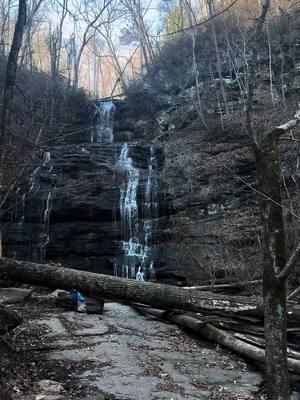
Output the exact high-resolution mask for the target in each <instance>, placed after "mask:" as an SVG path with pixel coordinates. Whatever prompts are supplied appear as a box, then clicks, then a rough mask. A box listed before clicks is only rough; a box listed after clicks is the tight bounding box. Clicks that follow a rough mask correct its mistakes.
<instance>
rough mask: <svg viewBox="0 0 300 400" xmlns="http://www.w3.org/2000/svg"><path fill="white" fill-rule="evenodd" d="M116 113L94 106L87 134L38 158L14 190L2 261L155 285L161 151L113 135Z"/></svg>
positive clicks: (105, 105)
mask: <svg viewBox="0 0 300 400" xmlns="http://www.w3.org/2000/svg"><path fill="white" fill-rule="evenodd" d="M117 112H118V110H117V106H116V104H114V103H113V102H112V101H105V102H99V103H98V104H94V105H93V113H92V116H91V121H92V122H91V126H90V128H89V129H85V132H84V134H82V133H79V134H73V133H72V132H70V133H69V132H67V134H65V135H62V137H61V139H59V140H58V141H53V144H51V146H49V147H48V148H47V151H45V152H44V153H43V154H41V155H40V157H39V159H40V161H39V162H38V163H37V165H36V166H35V168H34V169H33V172H32V173H31V175H30V176H29V178H28V179H27V180H26V181H25V182H23V184H22V185H20V187H19V188H18V190H17V192H16V195H15V202H16V207H15V212H14V214H13V215H11V219H12V221H8V222H7V224H6V226H5V239H4V254H5V255H6V256H9V257H15V258H22V259H28V260H33V261H36V262H41V263H43V262H49V261H51V262H61V263H64V264H65V265H70V266H72V267H74V268H80V269H83V268H84V269H87V270H92V271H95V272H96V271H97V272H104V273H109V274H114V275H116V276H120V277H123V278H131V279H135V278H136V279H140V280H153V279H155V269H156V263H157V258H158V242H159V241H158V234H157V232H158V223H159V222H158V221H159V197H160V195H159V171H160V169H161V167H162V160H163V156H162V150H161V148H160V147H159V146H157V145H154V144H153V143H151V142H147V141H146V140H145V139H143V138H134V137H133V138H132V140H128V136H130V135H127V134H126V132H125V133H122V132H118V131H117V132H114V119H115V116H116V114H117ZM73 130H74V132H76V127H74V128H73ZM77 130H78V129H77ZM83 131H84V130H83ZM131 136H132V135H131Z"/></svg>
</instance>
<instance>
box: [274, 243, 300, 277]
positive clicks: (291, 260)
mask: <svg viewBox="0 0 300 400" xmlns="http://www.w3.org/2000/svg"><path fill="white" fill-rule="evenodd" d="M299 255H300V242H299V243H298V246H297V247H296V249H295V250H294V251H293V253H292V255H291V256H290V258H289V260H288V262H287V263H286V264H285V267H284V268H283V270H282V271H281V272H280V273H279V274H278V275H277V279H279V280H284V279H287V278H288V277H289V275H290V274H291V272H292V271H293V269H294V268H295V266H296V263H297V261H298V258H299Z"/></svg>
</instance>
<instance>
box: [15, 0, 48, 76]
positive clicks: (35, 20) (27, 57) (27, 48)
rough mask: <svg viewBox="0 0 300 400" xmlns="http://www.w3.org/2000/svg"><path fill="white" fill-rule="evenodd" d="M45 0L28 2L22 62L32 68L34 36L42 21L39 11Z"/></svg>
mask: <svg viewBox="0 0 300 400" xmlns="http://www.w3.org/2000/svg"><path fill="white" fill-rule="evenodd" d="M43 3H44V0H31V1H28V4H27V20H26V26H25V30H24V41H23V46H22V49H21V57H20V64H21V65H22V66H27V67H28V66H29V68H30V70H32V67H33V51H34V50H33V47H32V38H33V35H34V34H35V32H36V30H37V29H38V26H39V24H40V22H41V18H42V16H39V15H38V14H39V11H40V9H41V6H42V5H43Z"/></svg>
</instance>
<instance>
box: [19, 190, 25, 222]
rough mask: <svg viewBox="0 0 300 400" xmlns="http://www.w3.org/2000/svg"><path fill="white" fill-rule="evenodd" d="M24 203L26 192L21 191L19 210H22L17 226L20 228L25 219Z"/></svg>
mask: <svg viewBox="0 0 300 400" xmlns="http://www.w3.org/2000/svg"><path fill="white" fill-rule="evenodd" d="M25 204H26V193H23V195H22V206H21V210H22V215H21V218H20V221H19V227H20V228H22V227H23V224H24V220H25Z"/></svg>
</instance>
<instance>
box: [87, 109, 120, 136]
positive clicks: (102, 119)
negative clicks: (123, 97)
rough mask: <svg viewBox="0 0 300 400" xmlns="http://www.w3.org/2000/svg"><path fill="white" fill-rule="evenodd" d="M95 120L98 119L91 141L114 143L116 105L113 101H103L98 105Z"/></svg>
mask: <svg viewBox="0 0 300 400" xmlns="http://www.w3.org/2000/svg"><path fill="white" fill-rule="evenodd" d="M95 107H96V110H95V113H94V120H95V121H97V124H96V125H95V127H94V129H93V130H92V134H91V143H113V141H114V135H113V117H114V114H115V111H116V106H115V105H114V103H113V101H102V102H100V103H99V105H98V106H96V105H95Z"/></svg>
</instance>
